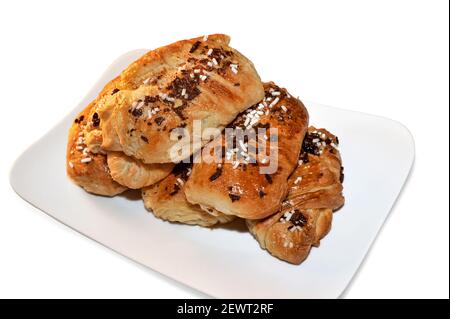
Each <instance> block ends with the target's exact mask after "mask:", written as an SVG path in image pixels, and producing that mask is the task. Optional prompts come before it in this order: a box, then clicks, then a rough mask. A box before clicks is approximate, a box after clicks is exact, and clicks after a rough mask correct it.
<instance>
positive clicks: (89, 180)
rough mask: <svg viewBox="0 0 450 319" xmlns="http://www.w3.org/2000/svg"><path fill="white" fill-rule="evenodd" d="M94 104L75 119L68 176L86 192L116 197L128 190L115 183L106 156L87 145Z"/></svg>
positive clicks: (68, 154)
mask: <svg viewBox="0 0 450 319" xmlns="http://www.w3.org/2000/svg"><path fill="white" fill-rule="evenodd" d="M93 106H94V103H91V104H90V105H88V107H87V108H86V109H85V110H83V111H82V112H81V113H80V114H79V115H78V116H77V118H76V119H75V122H74V123H73V124H72V126H71V128H70V130H69V137H68V143H67V152H66V170H67V175H68V176H69V177H70V178H71V179H72V180H73V181H74V182H75V183H76V184H78V185H79V186H81V187H83V188H84V189H85V190H86V191H88V192H90V193H94V194H98V195H104V196H114V195H117V194H120V193H122V192H123V191H125V190H126V189H127V188H126V187H124V186H122V185H120V184H118V183H117V182H115V181H114V180H113V179H112V178H111V175H110V174H109V168H108V165H107V163H106V155H105V154H102V153H93V152H91V151H90V150H89V148H88V147H87V145H86V137H85V136H86V131H87V126H88V125H91V124H89V122H90V118H91V116H92V114H91V111H92V108H93Z"/></svg>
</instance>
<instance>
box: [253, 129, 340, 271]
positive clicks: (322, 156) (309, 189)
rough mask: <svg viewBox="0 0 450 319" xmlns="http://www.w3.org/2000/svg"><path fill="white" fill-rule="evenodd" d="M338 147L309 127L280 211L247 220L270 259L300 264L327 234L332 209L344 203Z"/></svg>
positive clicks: (327, 134)
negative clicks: (274, 258) (258, 218)
mask: <svg viewBox="0 0 450 319" xmlns="http://www.w3.org/2000/svg"><path fill="white" fill-rule="evenodd" d="M337 145H338V139H337V137H335V136H334V135H332V134H331V133H330V132H328V131H327V130H325V129H319V130H317V129H315V128H314V127H311V128H309V130H308V134H307V135H306V137H305V139H304V141H303V146H302V152H301V155H300V157H299V165H298V167H297V168H296V169H295V171H294V172H293V173H292V175H291V176H290V177H289V180H288V186H289V193H288V195H287V197H286V199H285V201H284V202H283V205H282V208H281V209H280V210H279V211H278V212H277V213H276V214H274V215H272V216H269V217H267V218H265V219H262V220H247V221H246V222H247V226H248V228H249V230H250V232H251V233H252V234H253V235H254V237H255V238H256V240H257V241H258V242H259V244H260V246H261V248H263V249H266V250H267V251H269V253H271V254H272V255H273V256H275V257H278V258H280V259H282V260H285V261H288V262H290V263H293V264H300V263H301V262H302V261H303V260H305V258H306V257H307V256H308V254H309V251H310V249H311V247H312V246H318V245H319V244H320V240H321V239H322V238H323V237H324V236H325V235H326V234H327V233H328V232H329V230H330V228H331V222H332V218H333V210H336V209H338V208H339V207H341V206H342V205H343V204H344V197H343V195H342V189H343V187H342V181H343V176H344V175H343V172H342V165H341V157H340V154H339V151H338V150H337Z"/></svg>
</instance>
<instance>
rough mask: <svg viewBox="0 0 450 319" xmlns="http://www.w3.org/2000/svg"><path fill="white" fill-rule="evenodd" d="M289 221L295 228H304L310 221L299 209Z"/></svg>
mask: <svg viewBox="0 0 450 319" xmlns="http://www.w3.org/2000/svg"><path fill="white" fill-rule="evenodd" d="M289 221H290V222H291V223H292V224H293V225H294V226H300V227H304V226H305V225H306V224H307V223H308V219H307V218H306V216H305V215H303V214H302V213H301V212H300V211H299V210H298V209H295V210H294V213H293V214H292V216H291V218H290V219H289Z"/></svg>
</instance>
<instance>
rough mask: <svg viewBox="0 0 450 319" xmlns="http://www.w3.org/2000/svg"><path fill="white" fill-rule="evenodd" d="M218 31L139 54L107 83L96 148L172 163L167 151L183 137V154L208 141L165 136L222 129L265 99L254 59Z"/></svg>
mask: <svg viewBox="0 0 450 319" xmlns="http://www.w3.org/2000/svg"><path fill="white" fill-rule="evenodd" d="M229 41H230V38H229V37H228V36H226V35H223V34H215V35H210V36H209V37H203V38H194V39H190V40H183V41H178V42H175V43H173V44H170V45H167V46H163V47H160V48H158V49H155V50H152V51H150V52H148V53H146V54H145V55H144V56H142V57H141V58H139V59H138V60H137V61H135V62H134V63H132V64H131V65H130V66H129V67H128V68H127V69H126V70H124V71H123V72H122V74H121V75H120V76H119V77H118V79H117V80H115V81H114V88H113V89H112V90H111V94H113V93H114V94H113V95H111V98H110V99H108V100H107V101H105V103H104V104H102V106H101V107H99V110H98V113H99V116H100V123H101V124H100V125H101V128H102V148H103V149H105V150H107V151H122V152H124V153H125V154H126V155H128V156H132V157H134V158H136V159H138V160H141V161H142V162H144V163H147V164H149V163H168V162H173V161H178V160H180V159H179V158H178V159H176V160H174V158H173V154H171V148H172V147H173V146H174V145H179V147H182V146H181V145H180V143H183V142H184V141H185V143H186V146H188V152H187V154H186V156H185V157H189V156H190V155H191V154H192V153H194V152H195V151H197V150H198V149H200V148H201V147H202V146H203V145H204V144H206V143H207V142H209V140H203V139H202V140H201V141H200V143H193V139H183V141H181V142H180V141H178V140H177V139H176V138H175V137H174V136H172V138H171V135H172V134H171V133H172V131H173V130H174V129H181V128H182V129H185V130H186V131H187V132H191V133H192V128H193V123H194V121H195V120H198V121H199V122H198V123H199V125H200V127H201V128H202V129H205V128H218V129H219V133H218V134H220V130H222V129H223V128H224V127H226V126H227V125H228V124H229V123H230V122H232V121H233V120H234V118H235V117H236V116H237V115H238V114H239V113H240V112H242V111H244V110H245V109H247V108H248V107H249V106H251V105H253V104H254V103H256V102H257V101H259V100H260V99H262V97H263V96H264V90H263V85H262V83H261V80H260V78H259V76H258V73H257V72H256V70H255V68H254V66H253V64H252V63H251V62H250V61H249V60H248V59H247V58H246V57H244V56H243V55H242V54H240V53H239V52H238V51H236V50H235V49H233V48H231V47H230V46H229V45H228V44H229Z"/></svg>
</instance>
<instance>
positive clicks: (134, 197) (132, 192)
mask: <svg viewBox="0 0 450 319" xmlns="http://www.w3.org/2000/svg"><path fill="white" fill-rule="evenodd" d="M116 196H117V197H122V198H125V199H127V200H130V201H138V200H142V194H141V190H140V189H128V190H126V191H125V192H123V193H122V194H119V195H116Z"/></svg>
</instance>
